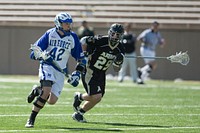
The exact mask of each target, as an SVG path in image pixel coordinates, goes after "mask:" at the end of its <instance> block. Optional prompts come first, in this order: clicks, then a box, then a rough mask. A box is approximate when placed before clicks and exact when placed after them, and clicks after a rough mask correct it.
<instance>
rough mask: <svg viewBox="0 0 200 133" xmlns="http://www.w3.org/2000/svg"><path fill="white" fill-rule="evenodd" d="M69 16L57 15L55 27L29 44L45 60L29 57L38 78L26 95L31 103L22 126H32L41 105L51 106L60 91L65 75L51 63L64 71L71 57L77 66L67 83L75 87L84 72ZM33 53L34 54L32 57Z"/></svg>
mask: <svg viewBox="0 0 200 133" xmlns="http://www.w3.org/2000/svg"><path fill="white" fill-rule="evenodd" d="M72 22H73V20H72V17H71V16H70V14H68V13H65V12H61V13H59V14H57V15H56V17H55V20H54V23H55V27H54V28H51V29H49V30H47V31H46V32H45V33H44V34H43V35H42V36H41V37H40V38H39V39H38V40H37V41H36V42H35V43H34V44H33V45H36V46H39V47H40V48H41V50H42V51H44V52H45V54H46V55H47V57H48V58H45V59H43V58H36V54H35V53H34V51H32V52H31V54H30V58H31V59H33V60H39V61H40V68H39V78H40V86H33V88H32V90H31V92H30V94H29V95H28V98H27V101H28V103H31V102H32V101H33V100H34V99H35V101H34V102H33V108H32V112H31V115H30V117H29V119H28V121H27V123H26V125H25V127H27V128H30V127H34V122H35V119H36V116H37V114H38V113H39V111H40V110H41V109H42V108H43V107H44V105H45V103H46V102H47V103H49V104H55V103H56V102H57V100H58V98H59V96H60V94H61V92H62V89H63V86H64V79H65V75H64V74H63V73H61V71H60V69H58V67H56V66H55V65H54V64H53V63H52V61H55V62H56V63H57V64H58V66H59V67H60V68H61V69H62V70H63V71H66V70H67V67H66V66H67V65H66V64H67V62H68V59H69V56H70V55H71V56H72V57H73V58H74V59H75V60H76V61H77V65H76V67H75V71H74V72H73V73H72V75H71V76H70V78H69V79H68V82H69V83H70V84H71V85H72V86H74V87H76V86H77V85H78V84H79V79H80V74H81V73H82V72H83V71H84V70H85V64H86V61H85V59H84V54H83V51H82V47H81V44H80V41H79V39H78V36H77V35H76V33H74V32H73V31H71V27H72ZM34 54H35V55H34Z"/></svg>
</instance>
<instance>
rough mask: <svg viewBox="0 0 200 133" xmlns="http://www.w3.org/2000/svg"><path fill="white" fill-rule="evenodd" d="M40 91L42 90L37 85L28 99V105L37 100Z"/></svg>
mask: <svg viewBox="0 0 200 133" xmlns="http://www.w3.org/2000/svg"><path fill="white" fill-rule="evenodd" d="M39 89H40V87H39V86H37V85H34V86H33V87H32V90H31V92H30V94H29V95H28V97H27V101H28V103H31V102H32V101H33V100H34V99H35V97H36V96H38V95H39Z"/></svg>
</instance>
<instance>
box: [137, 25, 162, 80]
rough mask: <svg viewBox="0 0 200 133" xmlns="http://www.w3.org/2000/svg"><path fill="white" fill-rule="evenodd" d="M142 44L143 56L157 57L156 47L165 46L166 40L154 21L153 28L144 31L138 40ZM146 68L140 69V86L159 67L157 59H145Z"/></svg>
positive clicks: (141, 51)
mask: <svg viewBox="0 0 200 133" xmlns="http://www.w3.org/2000/svg"><path fill="white" fill-rule="evenodd" d="M137 40H138V41H140V42H141V47H140V54H141V56H143V57H144V56H148V57H155V56H156V51H155V50H156V46H157V45H160V46H161V47H163V46H164V44H165V40H164V38H162V36H161V33H160V32H159V23H158V22H157V21H154V22H153V23H152V26H151V28H149V29H146V30H144V31H143V32H142V33H141V34H140V35H139V36H138V38H137ZM144 62H145V66H143V67H142V68H138V84H144V79H146V78H147V77H148V76H149V74H150V73H151V71H152V70H154V69H155V68H156V67H157V64H156V62H155V59H153V58H151V59H149V58H144Z"/></svg>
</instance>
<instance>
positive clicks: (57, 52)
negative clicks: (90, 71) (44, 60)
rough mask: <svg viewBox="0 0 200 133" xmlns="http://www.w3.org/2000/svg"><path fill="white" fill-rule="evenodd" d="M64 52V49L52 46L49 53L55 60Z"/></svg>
mask: <svg viewBox="0 0 200 133" xmlns="http://www.w3.org/2000/svg"><path fill="white" fill-rule="evenodd" d="M64 52H65V49H59V50H58V48H53V49H52V50H51V52H49V54H50V55H51V57H52V58H53V59H54V60H55V61H60V60H62V54H63V53H64Z"/></svg>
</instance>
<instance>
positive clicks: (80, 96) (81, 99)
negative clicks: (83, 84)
mask: <svg viewBox="0 0 200 133" xmlns="http://www.w3.org/2000/svg"><path fill="white" fill-rule="evenodd" d="M78 98H79V100H80V101H81V102H82V101H83V98H82V94H80V95H79V96H78Z"/></svg>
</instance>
